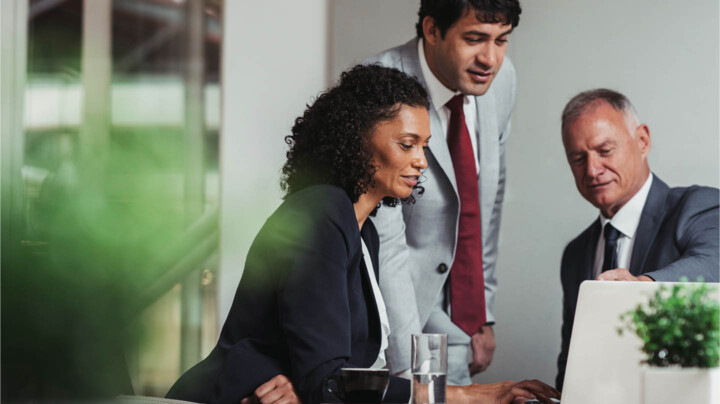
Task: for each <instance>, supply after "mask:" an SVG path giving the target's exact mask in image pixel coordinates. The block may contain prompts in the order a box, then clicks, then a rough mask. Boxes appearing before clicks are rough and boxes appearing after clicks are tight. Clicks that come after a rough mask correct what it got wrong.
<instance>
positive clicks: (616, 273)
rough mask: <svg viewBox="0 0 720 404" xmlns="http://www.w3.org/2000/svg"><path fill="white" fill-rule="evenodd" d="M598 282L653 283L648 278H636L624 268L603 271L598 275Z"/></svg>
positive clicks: (642, 276)
mask: <svg viewBox="0 0 720 404" xmlns="http://www.w3.org/2000/svg"><path fill="white" fill-rule="evenodd" d="M597 280H598V281H643V282H654V281H653V279H652V278H651V277H649V276H645V275H640V276H638V277H635V276H633V275H632V274H631V273H630V271H628V270H627V269H625V268H615V269H611V270H608V271H605V272H603V273H601V274H600V275H598V277H597Z"/></svg>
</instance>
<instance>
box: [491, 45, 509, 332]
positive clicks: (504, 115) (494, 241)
mask: <svg viewBox="0 0 720 404" xmlns="http://www.w3.org/2000/svg"><path fill="white" fill-rule="evenodd" d="M503 69H506V70H507V72H508V74H507V76H508V81H509V82H510V83H509V85H508V87H509V89H508V92H506V93H503V94H502V95H505V94H509V99H507V100H504V102H498V105H505V106H506V107H505V108H498V112H499V113H500V116H499V117H498V123H499V124H501V125H502V126H501V131H500V139H499V142H498V156H499V176H498V187H497V194H496V195H495V203H494V205H493V211H492V216H491V217H490V225H489V226H488V229H489V230H490V231H491V234H489V235H487V237H485V240H486V243H489V244H490V245H484V246H483V249H484V250H486V251H489V252H488V253H487V254H484V257H483V276H484V278H485V309H486V313H485V314H486V318H487V322H488V323H491V324H492V323H494V322H495V314H494V313H495V295H496V293H497V288H498V282H497V276H496V274H495V267H496V265H497V257H498V239H499V237H500V218H501V216H502V204H503V200H504V199H505V179H506V163H505V151H506V145H507V139H508V137H509V136H510V128H511V126H512V125H511V123H510V116H511V114H512V111H513V109H514V108H515V91H516V82H515V67H514V65H513V64H512V61H510V59H506V60H505V63H503ZM496 84H498V85H499V84H500V83H496Z"/></svg>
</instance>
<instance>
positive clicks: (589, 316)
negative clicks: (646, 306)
mask: <svg viewBox="0 0 720 404" xmlns="http://www.w3.org/2000/svg"><path fill="white" fill-rule="evenodd" d="M660 285H668V286H670V285H673V283H665V282H602V281H585V282H583V283H582V284H581V285H580V294H579V297H578V304H577V309H576V310H575V322H574V323H573V329H572V338H571V340H570V351H569V354H568V361H567V368H566V371H565V381H564V383H563V394H562V403H563V404H608V403H630V404H634V403H642V372H641V365H640V362H641V361H642V360H643V359H644V356H643V355H642V353H641V351H640V347H641V341H640V338H638V337H637V336H636V335H635V334H634V333H631V332H623V334H622V335H619V334H618V332H617V329H618V327H620V326H621V321H620V314H622V313H625V312H627V311H628V310H631V309H633V308H635V307H636V306H637V305H638V304H639V303H646V302H647V301H648V300H649V299H650V297H651V296H652V294H653V293H654V292H655V290H657V289H658V288H659V287H660ZM711 286H712V287H713V288H714V292H712V293H714V294H715V295H716V296H717V290H718V289H717V288H718V285H717V284H714V285H711Z"/></svg>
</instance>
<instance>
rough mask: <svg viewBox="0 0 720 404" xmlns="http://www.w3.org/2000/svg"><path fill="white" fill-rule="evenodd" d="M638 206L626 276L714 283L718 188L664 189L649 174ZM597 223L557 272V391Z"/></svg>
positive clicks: (589, 275)
mask: <svg viewBox="0 0 720 404" xmlns="http://www.w3.org/2000/svg"><path fill="white" fill-rule="evenodd" d="M653 177H654V178H653V182H652V185H651V186H650V193H648V197H647V200H646V201H645V206H644V207H643V211H642V216H641V217H640V223H639V224H638V228H637V232H636V233H635V234H636V235H637V236H636V238H635V244H634V245H633V249H632V256H631V257H630V268H628V269H629V270H630V273H632V274H633V275H634V276H639V275H647V276H649V277H651V278H653V279H655V280H656V281H658V282H673V281H678V280H679V279H680V277H682V276H685V277H687V278H688V279H689V280H690V281H695V280H697V278H698V277H699V276H702V278H703V279H704V280H705V281H707V282H717V281H718V278H719V277H720V275H719V273H718V272H719V271H720V267H719V266H718V265H719V264H718V254H719V253H720V248H719V247H718V239H719V238H720V236H719V234H718V220H720V216H718V205H719V199H720V193H718V189H717V188H709V187H699V186H697V185H694V186H691V187H687V188H669V187H668V186H667V184H665V183H664V182H662V181H661V180H660V179H659V178H658V177H657V176H653ZM601 231H602V229H601V226H600V219H599V218H598V219H597V220H596V221H595V222H593V224H592V225H590V227H588V228H587V229H585V231H584V232H582V234H580V235H579V236H578V237H577V238H576V239H574V240H573V241H571V242H570V244H568V246H567V247H566V248H565V253H564V254H563V258H562V264H561V268H560V278H561V281H562V287H563V325H562V347H561V351H560V356H559V357H558V376H557V379H556V381H555V383H556V385H557V387H558V389H562V384H563V379H564V378H565V365H566V363H567V355H568V348H569V347H570V334H571V332H572V326H573V321H574V319H575V306H576V305H577V298H578V291H579V289H580V283H582V282H583V281H585V280H589V279H593V274H592V271H593V264H594V261H595V249H596V247H597V242H598V238H599V237H600V234H601Z"/></svg>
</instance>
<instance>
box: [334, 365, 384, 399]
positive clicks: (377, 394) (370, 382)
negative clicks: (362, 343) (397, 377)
mask: <svg viewBox="0 0 720 404" xmlns="http://www.w3.org/2000/svg"><path fill="white" fill-rule="evenodd" d="M325 383H326V388H327V390H328V391H329V392H330V393H332V394H333V395H335V396H336V397H337V398H339V399H340V400H342V401H344V402H346V403H380V402H382V399H383V397H384V396H385V392H386V391H387V388H388V384H389V383H390V371H389V370H388V369H361V368H344V369H340V374H339V375H337V376H332V377H329V378H328V379H327V381H326V382H325Z"/></svg>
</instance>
